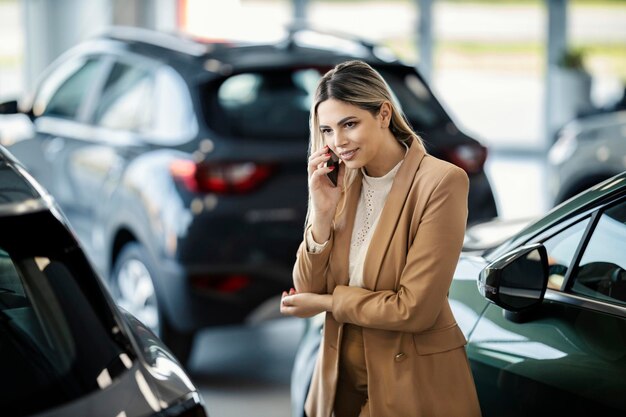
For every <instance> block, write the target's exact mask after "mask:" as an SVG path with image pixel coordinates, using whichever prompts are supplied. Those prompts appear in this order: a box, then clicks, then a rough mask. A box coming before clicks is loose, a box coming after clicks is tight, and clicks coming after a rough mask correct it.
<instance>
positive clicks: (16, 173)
mask: <svg viewBox="0 0 626 417" xmlns="http://www.w3.org/2000/svg"><path fill="white" fill-rule="evenodd" d="M51 199H52V198H51V197H50V195H49V194H48V193H47V192H46V191H45V190H44V189H43V188H42V187H41V186H40V185H39V184H38V183H37V181H35V180H34V179H33V178H32V177H31V176H30V174H29V173H28V172H27V171H26V169H25V168H24V167H23V166H22V164H21V163H20V162H19V161H18V160H17V159H16V158H15V157H14V156H13V155H12V154H11V153H10V152H9V151H7V150H6V149H5V148H4V147H2V146H0V217H6V216H14V215H20V214H25V213H31V212H37V211H41V210H47V209H49V208H50V206H51V204H52V203H51Z"/></svg>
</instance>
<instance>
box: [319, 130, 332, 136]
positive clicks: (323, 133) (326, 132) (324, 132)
mask: <svg viewBox="0 0 626 417" xmlns="http://www.w3.org/2000/svg"><path fill="white" fill-rule="evenodd" d="M321 130H322V135H328V134H329V133H330V132H331V130H330V129H321Z"/></svg>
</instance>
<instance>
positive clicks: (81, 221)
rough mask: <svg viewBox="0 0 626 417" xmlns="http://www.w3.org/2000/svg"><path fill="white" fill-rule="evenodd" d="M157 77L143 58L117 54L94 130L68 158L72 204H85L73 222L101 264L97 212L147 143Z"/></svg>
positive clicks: (94, 119) (101, 95) (92, 125)
mask: <svg viewBox="0 0 626 417" xmlns="http://www.w3.org/2000/svg"><path fill="white" fill-rule="evenodd" d="M153 81H154V80H153V74H152V71H151V70H150V68H149V67H147V66H146V65H143V64H142V62H135V61H134V60H132V59H123V58H120V57H116V58H115V61H114V62H113V63H112V66H111V70H110V71H109V72H108V73H107V76H106V78H105V81H104V82H103V84H102V89H101V90H100V91H99V93H98V95H97V97H96V101H95V103H94V106H93V109H94V110H93V113H92V114H91V115H90V116H89V123H90V129H91V135H90V137H89V139H88V140H82V141H80V142H75V143H74V144H73V147H72V154H71V157H70V158H69V159H68V161H67V164H68V169H67V172H68V175H69V177H70V180H71V183H72V184H73V185H74V200H73V205H74V206H77V207H78V206H80V207H81V210H80V216H76V218H75V219H73V226H74V229H75V230H76V232H77V233H78V235H79V237H80V238H81V240H82V241H83V243H84V244H85V246H86V249H87V252H88V253H89V254H90V256H91V257H92V260H93V261H94V262H96V264H97V265H98V266H101V265H102V262H103V261H102V260H99V259H95V258H94V257H96V258H97V255H99V254H101V253H103V252H102V250H101V249H102V247H103V242H102V240H103V232H102V227H103V226H102V224H101V223H99V222H98V219H97V218H96V213H97V211H98V210H99V207H102V206H107V203H108V200H109V199H110V197H111V193H112V192H113V190H115V188H116V186H117V184H118V182H119V180H120V177H121V174H122V172H123V170H124V168H125V166H126V165H127V164H128V161H129V160H130V159H132V158H133V157H134V156H136V155H137V154H139V153H141V152H142V149H143V148H144V147H145V146H144V142H143V141H142V138H141V134H142V133H143V132H145V131H147V130H149V129H150V126H151V124H152V123H153V110H152V109H153V106H152V105H151V101H152V91H153ZM107 207H108V206H107Z"/></svg>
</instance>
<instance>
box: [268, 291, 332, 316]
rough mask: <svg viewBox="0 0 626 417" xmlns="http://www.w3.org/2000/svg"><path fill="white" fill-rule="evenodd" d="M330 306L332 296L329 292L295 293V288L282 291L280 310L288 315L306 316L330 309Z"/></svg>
mask: <svg viewBox="0 0 626 417" xmlns="http://www.w3.org/2000/svg"><path fill="white" fill-rule="evenodd" d="M332 306H333V296H332V295H330V294H315V293H310V292H304V293H296V292H295V290H291V291H290V292H289V294H287V292H286V291H283V296H282V298H281V301H280V312H281V313H282V314H285V315H288V316H296V317H300V318H308V317H312V316H315V315H316V314H319V313H323V312H325V311H331V310H332Z"/></svg>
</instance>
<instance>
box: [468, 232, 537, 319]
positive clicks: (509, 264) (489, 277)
mask: <svg viewBox="0 0 626 417" xmlns="http://www.w3.org/2000/svg"><path fill="white" fill-rule="evenodd" d="M547 286H548V253H547V251H546V248H545V247H544V246H543V245H542V244H541V243H536V244H532V245H527V246H523V247H521V248H519V249H517V250H515V251H512V252H509V253H507V254H506V255H503V256H501V257H500V258H498V259H496V260H495V261H493V262H492V263H490V264H489V265H487V266H486V267H485V269H483V270H482V271H481V272H480V275H479V277H478V291H479V292H480V293H481V295H482V296H483V297H485V298H487V300H489V301H491V302H492V303H494V304H496V305H498V306H500V307H502V308H504V309H505V310H509V311H513V312H518V311H522V310H527V309H530V308H531V307H534V306H537V305H539V304H540V303H541V302H542V301H543V296H544V295H545V293H546V288H547Z"/></svg>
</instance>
